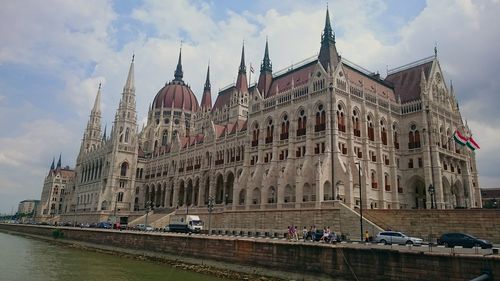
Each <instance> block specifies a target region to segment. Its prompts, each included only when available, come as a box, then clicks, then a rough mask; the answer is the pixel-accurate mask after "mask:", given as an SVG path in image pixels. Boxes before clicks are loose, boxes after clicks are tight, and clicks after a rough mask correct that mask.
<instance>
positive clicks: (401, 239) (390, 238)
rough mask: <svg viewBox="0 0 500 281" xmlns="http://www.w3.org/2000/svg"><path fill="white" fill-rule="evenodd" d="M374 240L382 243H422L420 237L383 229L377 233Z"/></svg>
mask: <svg viewBox="0 0 500 281" xmlns="http://www.w3.org/2000/svg"><path fill="white" fill-rule="evenodd" d="M375 242H377V243H384V244H401V245H422V239H420V238H415V237H410V236H407V235H406V234H404V233H402V232H397V231H384V232H380V233H379V234H377V237H375Z"/></svg>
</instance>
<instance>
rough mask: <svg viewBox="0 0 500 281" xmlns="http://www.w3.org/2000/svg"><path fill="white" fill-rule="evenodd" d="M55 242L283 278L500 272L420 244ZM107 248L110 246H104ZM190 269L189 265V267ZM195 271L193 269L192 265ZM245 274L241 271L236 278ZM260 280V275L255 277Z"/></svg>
mask: <svg viewBox="0 0 500 281" xmlns="http://www.w3.org/2000/svg"><path fill="white" fill-rule="evenodd" d="M0 229H3V230H4V231H5V230H7V231H14V232H19V233H25V234H26V233H28V234H33V235H39V236H44V237H52V234H53V231H54V230H56V228H54V227H49V226H31V225H2V224H0ZM57 229H58V232H60V233H62V234H63V238H60V239H58V240H60V241H69V242H68V243H75V242H74V241H76V242H77V243H76V244H77V245H83V246H86V247H87V246H88V247H94V248H98V249H104V250H110V251H116V252H120V253H125V254H130V255H133V256H139V257H142V256H144V257H146V258H148V259H151V260H153V261H155V260H157V261H161V262H171V261H175V262H181V263H186V264H192V265H203V266H209V267H214V268H217V269H223V270H230V271H233V272H242V273H244V274H252V275H253V276H252V278H254V277H255V278H260V276H266V278H268V277H267V276H269V277H275V278H276V279H287V280H322V279H323V280H332V279H333V280H453V281H455V280H469V279H473V278H475V277H477V276H478V275H480V274H481V273H482V272H483V271H484V270H489V271H491V272H492V273H493V275H494V276H500V257H499V256H496V255H488V256H482V255H477V254H463V255H462V254H461V255H457V254H455V253H454V252H453V251H452V252H448V253H442V252H438V251H429V252H425V251H424V250H423V249H422V250H421V251H420V250H419V249H421V248H420V247H414V249H412V247H405V246H394V247H379V246H378V245H359V246H361V247H357V246H355V245H349V244H339V245H330V244H323V243H301V242H297V243H289V242H287V241H282V240H275V239H255V238H248V237H227V236H226V237H223V236H205V235H183V234H170V233H169V234H164V233H144V232H134V231H123V232H121V231H112V230H100V229H78V228H63V227H61V228H57ZM108 247H109V248H108ZM188 268H189V266H188ZM193 269H194V268H193ZM245 278H249V277H247V276H245V275H242V276H241V278H240V277H237V279H240V280H242V279H245ZM254 280H259V279H254Z"/></svg>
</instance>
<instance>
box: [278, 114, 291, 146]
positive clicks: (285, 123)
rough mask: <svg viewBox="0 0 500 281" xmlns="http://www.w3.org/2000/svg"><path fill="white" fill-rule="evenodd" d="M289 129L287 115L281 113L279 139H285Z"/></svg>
mask: <svg viewBox="0 0 500 281" xmlns="http://www.w3.org/2000/svg"><path fill="white" fill-rule="evenodd" d="M289 129H290V121H289V120H288V115H286V114H285V115H283V118H282V119H281V134H280V140H287V139H288V131H289Z"/></svg>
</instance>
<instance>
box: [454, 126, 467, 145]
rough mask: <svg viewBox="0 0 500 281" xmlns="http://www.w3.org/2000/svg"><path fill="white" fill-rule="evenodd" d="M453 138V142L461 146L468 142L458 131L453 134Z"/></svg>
mask: <svg viewBox="0 0 500 281" xmlns="http://www.w3.org/2000/svg"><path fill="white" fill-rule="evenodd" d="M453 138H454V139H455V142H456V143H458V144H459V145H461V146H464V145H465V144H467V142H468V139H467V138H466V137H464V136H463V135H462V134H461V133H460V131H458V130H455V133H453Z"/></svg>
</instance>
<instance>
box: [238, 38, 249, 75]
mask: <svg viewBox="0 0 500 281" xmlns="http://www.w3.org/2000/svg"><path fill="white" fill-rule="evenodd" d="M246 72H247V67H246V66H245V40H243V46H242V47H241V61H240V68H239V73H246Z"/></svg>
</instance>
